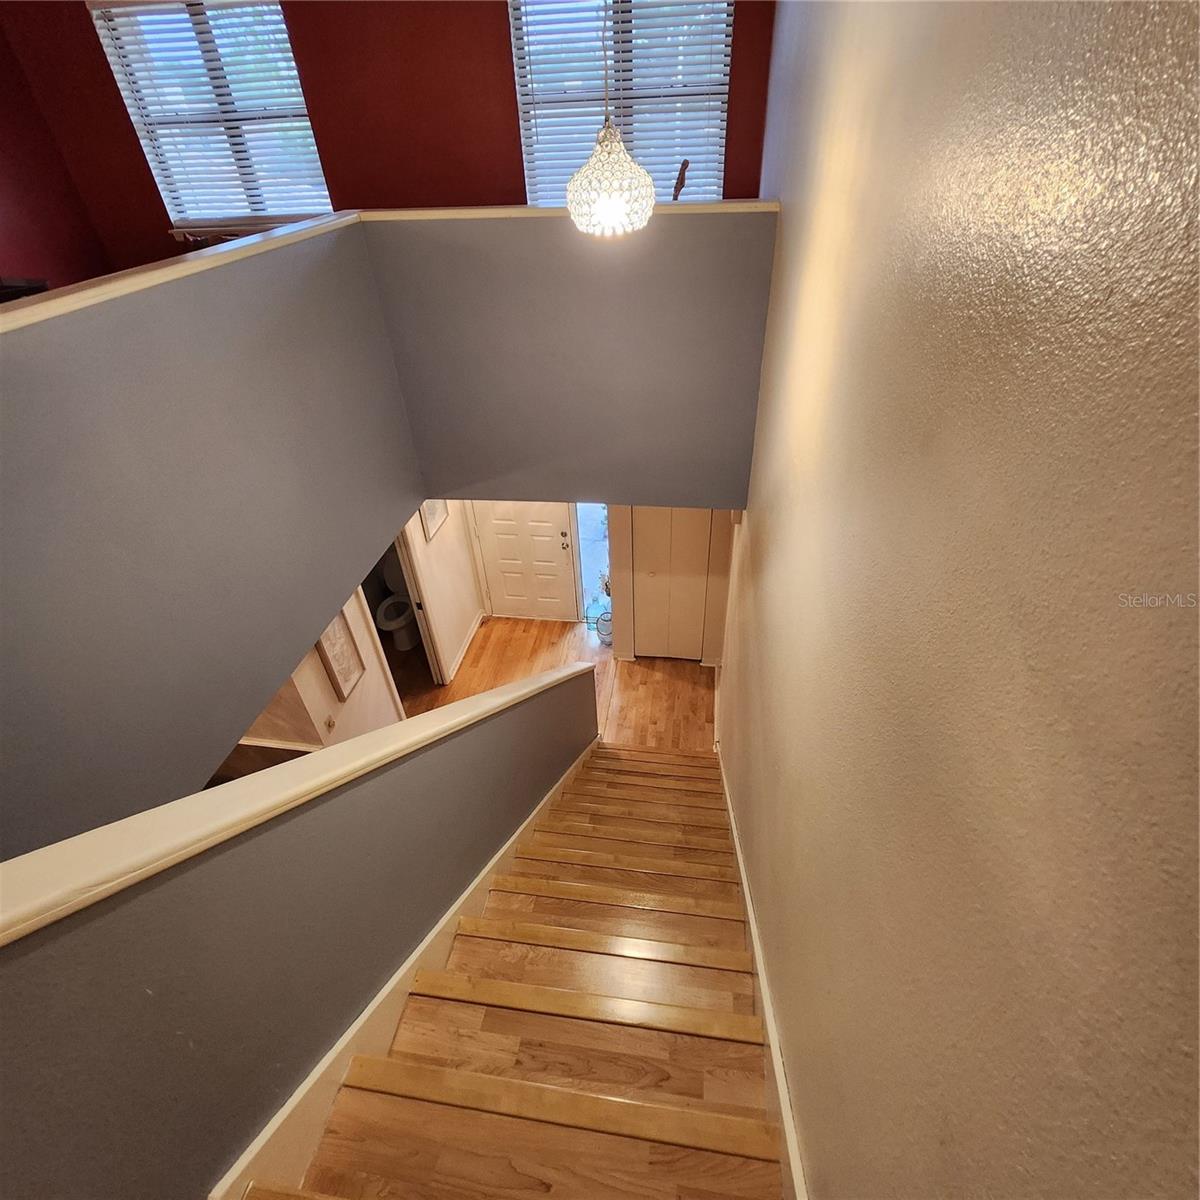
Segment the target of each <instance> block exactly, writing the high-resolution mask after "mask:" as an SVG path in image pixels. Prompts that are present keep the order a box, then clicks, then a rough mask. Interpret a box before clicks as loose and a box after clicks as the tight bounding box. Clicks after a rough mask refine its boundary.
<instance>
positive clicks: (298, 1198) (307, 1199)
mask: <svg viewBox="0 0 1200 1200" xmlns="http://www.w3.org/2000/svg"><path fill="white" fill-rule="evenodd" d="M242 1200H338V1198H337V1197H336V1196H329V1195H326V1194H325V1193H324V1192H302V1191H300V1190H299V1189H298V1188H290V1187H272V1186H271V1185H269V1184H265V1183H255V1182H254V1181H253V1180H252V1181H251V1182H250V1183H249V1184H248V1185H247V1187H246V1190H245V1191H244V1192H243V1193H242Z"/></svg>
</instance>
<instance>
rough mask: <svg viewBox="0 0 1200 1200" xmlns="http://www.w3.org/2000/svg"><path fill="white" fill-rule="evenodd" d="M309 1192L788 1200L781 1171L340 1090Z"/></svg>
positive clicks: (427, 1199) (393, 1199) (770, 1165)
mask: <svg viewBox="0 0 1200 1200" xmlns="http://www.w3.org/2000/svg"><path fill="white" fill-rule="evenodd" d="M305 1183H306V1184H307V1186H309V1187H313V1188H316V1189H319V1190H321V1191H325V1192H330V1193H333V1194H336V1195H338V1196H344V1197H356V1198H357V1200H367V1198H368V1197H374V1198H376V1200H383V1197H385V1196H386V1197H389V1198H390V1200H404V1198H408V1200H416V1198H417V1197H421V1198H422V1200H435V1198H436V1200H499V1197H501V1196H503V1197H505V1198H506V1200H548V1198H550V1197H554V1198H556V1200H567V1198H568V1197H570V1198H571V1200H601V1198H603V1200H618V1197H620V1198H621V1200H633V1198H634V1197H635V1196H636V1197H638V1198H639V1200H779V1197H780V1195H781V1186H782V1181H781V1171H780V1163H779V1162H778V1161H767V1160H761V1159H752V1158H739V1157H737V1156H736V1155H732V1154H720V1153H716V1152H713V1151H707V1150H690V1149H685V1148H683V1147H672V1146H666V1145H663V1144H661V1143H654V1142H647V1141H642V1140H641V1139H638V1138H626V1137H620V1136H618V1135H616V1134H610V1133H596V1132H594V1131H593V1130H588V1129H577V1128H573V1127H571V1126H566V1125H551V1124H549V1123H547V1122H544V1121H528V1120H523V1119H521V1118H519V1117H508V1116H504V1115H502V1114H499V1113H490V1112H482V1111H480V1110H478V1109H471V1108H458V1107H455V1106H453V1105H447V1104H434V1103H430V1102H428V1101H424V1100H413V1099H410V1098H408V1097H403V1096H392V1095H388V1094H387V1093H384V1092H368V1091H363V1090H361V1089H359V1088H341V1089H340V1090H339V1091H338V1094H337V1096H336V1097H335V1100H334V1106H333V1112H332V1116H331V1120H330V1122H329V1125H328V1127H327V1129H326V1133H325V1136H324V1138H323V1139H322V1141H321V1145H320V1148H319V1149H318V1152H317V1156H316V1158H315V1159H314V1160H313V1165H312V1166H311V1167H310V1169H309V1171H308V1174H307V1176H306V1178H305Z"/></svg>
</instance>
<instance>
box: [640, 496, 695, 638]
mask: <svg viewBox="0 0 1200 1200" xmlns="http://www.w3.org/2000/svg"><path fill="white" fill-rule="evenodd" d="M711 525H712V512H711V510H710V509H707V508H643V507H637V508H634V510H633V652H634V654H635V655H641V656H653V657H663V658H692V659H699V658H700V656H701V654H702V652H703V649H704V606H705V596H706V592H707V587H708V541H709V532H710V529H711Z"/></svg>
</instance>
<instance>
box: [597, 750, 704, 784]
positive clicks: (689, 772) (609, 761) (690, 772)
mask: <svg viewBox="0 0 1200 1200" xmlns="http://www.w3.org/2000/svg"><path fill="white" fill-rule="evenodd" d="M584 765H585V766H586V767H588V768H589V769H595V770H599V771H621V772H625V773H629V774H633V775H642V776H649V777H651V778H657V777H659V776H664V775H665V776H668V777H670V778H672V779H705V780H715V781H716V782H718V783H719V782H720V781H721V770H720V768H719V767H717V766H716V765H715V764H714V765H713V766H708V765H699V764H692V763H665V762H645V761H643V760H640V759H636V758H618V757H616V756H615V755H612V754H610V753H609V752H607V751H605V750H598V751H594V752H593V753H591V754H589V755H588V757H587V760H586V762H585V763H584Z"/></svg>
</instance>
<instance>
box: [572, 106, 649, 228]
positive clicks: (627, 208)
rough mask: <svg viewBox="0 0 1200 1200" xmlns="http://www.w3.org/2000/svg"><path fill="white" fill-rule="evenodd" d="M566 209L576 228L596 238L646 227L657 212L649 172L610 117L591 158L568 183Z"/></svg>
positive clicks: (598, 136) (597, 140) (601, 130)
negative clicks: (624, 140)
mask: <svg viewBox="0 0 1200 1200" xmlns="http://www.w3.org/2000/svg"><path fill="white" fill-rule="evenodd" d="M567 211H568V212H569V213H570V214H571V220H572V221H574V222H575V227H576V228H577V229H579V230H581V231H582V232H583V233H590V234H594V235H595V236H597V237H613V236H615V235H618V234H622V233H633V232H634V230H637V229H643V228H645V225H646V222H647V221H649V220H650V214H651V213H652V212H653V211H654V181H653V180H652V179H651V178H650V172H649V171H647V170H646V169H645V168H644V167H640V166H638V164H637V163H636V162H634V160H633V158H632V156H631V155H630V153H629V151H628V150H626V149H625V146H624V144H623V143H622V141H621V134H620V132H619V131H618V130H617V128H616V126H614V125H613V123H612V122H611V121H610V120H608V119H607V118H606V119H605V121H604V124H603V126H602V127H601V129H600V132H599V133H598V134H597V135H596V148H595V149H594V150H593V151H592V153H591V157H589V158H588V160H587V162H585V163H584V164H583V166H582V167H580V168H579V170H578V171H576V172H575V174H574V175H572V176H571V178H570V180H569V181H568V183H567Z"/></svg>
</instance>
